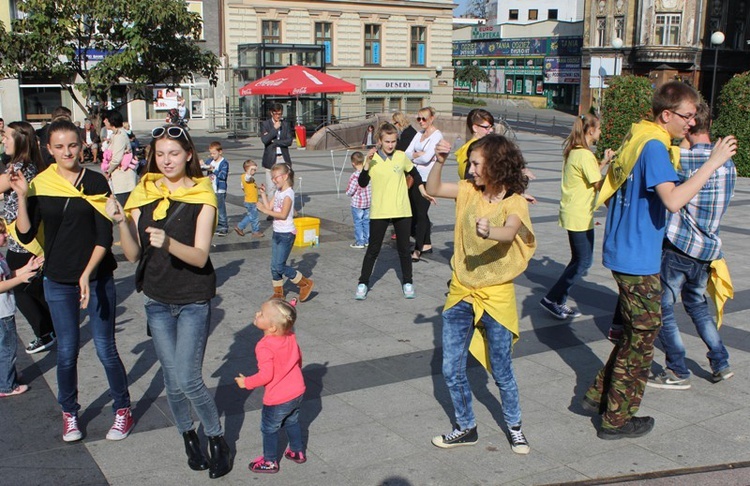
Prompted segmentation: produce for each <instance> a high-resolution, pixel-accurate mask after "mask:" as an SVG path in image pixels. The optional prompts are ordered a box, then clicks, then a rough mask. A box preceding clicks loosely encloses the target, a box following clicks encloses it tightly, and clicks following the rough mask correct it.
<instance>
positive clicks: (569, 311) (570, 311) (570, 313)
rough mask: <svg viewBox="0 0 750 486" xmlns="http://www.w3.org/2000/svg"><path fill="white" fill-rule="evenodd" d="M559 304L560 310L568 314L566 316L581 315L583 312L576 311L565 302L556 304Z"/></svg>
mask: <svg viewBox="0 0 750 486" xmlns="http://www.w3.org/2000/svg"><path fill="white" fill-rule="evenodd" d="M558 305H559V306H560V310H561V311H563V312H565V313H566V314H568V317H581V316H582V315H583V314H581V313H580V312H578V311H577V310H575V309H573V308H571V307H568V306H567V305H565V304H558Z"/></svg>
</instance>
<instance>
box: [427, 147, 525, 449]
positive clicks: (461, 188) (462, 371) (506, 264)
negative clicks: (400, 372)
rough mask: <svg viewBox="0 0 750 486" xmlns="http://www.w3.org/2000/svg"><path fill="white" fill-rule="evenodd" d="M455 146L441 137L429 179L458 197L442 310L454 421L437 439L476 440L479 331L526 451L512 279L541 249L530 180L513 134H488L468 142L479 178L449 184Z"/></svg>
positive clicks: (446, 443)
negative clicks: (473, 375)
mask: <svg viewBox="0 0 750 486" xmlns="http://www.w3.org/2000/svg"><path fill="white" fill-rule="evenodd" d="M449 151H450V144H449V143H448V142H446V141H445V140H442V141H441V142H440V143H438V147H437V149H436V152H437V154H438V156H437V162H438V163H437V164H435V167H433V169H432V171H431V172H430V175H429V177H428V179H427V192H428V193H429V194H430V195H432V196H434V197H444V198H449V199H455V200H456V225H455V245H454V248H455V249H454V254H453V259H452V260H451V266H452V268H453V276H452V278H451V285H450V290H449V292H448V299H447V301H446V303H445V307H444V309H443V377H444V378H445V382H446V385H447V386H448V391H449V392H450V395H451V400H452V401H453V408H454V410H455V414H456V416H455V418H456V425H455V427H454V428H453V431H452V432H450V433H448V434H445V435H438V436H436V437H434V438H433V439H432V443H433V445H435V446H437V447H440V448H452V447H457V446H463V445H473V444H476V443H477V440H478V436H477V424H476V418H475V416H474V410H473V408H472V405H471V402H472V396H471V390H470V388H469V382H468V379H467V377H466V359H467V356H468V352H469V348H470V343H472V337H473V338H474V339H475V340H476V339H478V338H480V337H481V338H484V343H482V345H480V346H478V350H477V351H478V352H477V353H476V354H479V355H480V356H479V359H480V361H482V362H483V364H484V365H485V366H486V367H487V368H488V369H490V371H491V372H492V376H493V378H494V380H495V382H496V383H497V384H498V388H499V389H500V398H501V401H502V404H503V417H504V419H505V424H506V426H507V428H508V434H509V436H510V437H509V439H510V443H511V448H512V450H513V452H515V453H516V454H528V453H529V451H530V448H529V443H528V441H527V440H526V437H525V436H524V433H523V431H522V430H521V406H520V404H519V397H518V385H517V383H516V378H515V375H514V373H513V365H512V362H511V352H512V349H513V342H514V341H515V340H516V339H518V334H519V333H518V313H517V310H516V294H515V289H514V288H513V279H514V278H515V277H517V276H518V275H520V274H521V273H522V272H523V271H524V270H525V269H526V266H527V264H528V261H529V259H531V256H532V255H533V254H534V250H535V249H536V239H535V237H534V233H533V229H532V227H531V219H530V217H529V209H528V202H527V201H526V200H525V199H524V197H523V196H522V194H523V191H524V189H525V188H526V185H527V183H528V178H527V177H526V176H525V175H524V174H523V169H524V166H525V162H524V160H523V156H522V155H521V151H520V150H519V149H518V147H516V146H515V145H514V144H513V143H512V142H510V141H509V140H508V139H506V138H505V137H503V136H500V135H487V136H486V137H484V138H482V139H481V140H478V141H476V142H474V144H473V145H472V146H471V148H470V149H469V153H468V157H469V163H470V167H469V172H470V173H471V175H472V176H473V180H472V181H460V182H459V183H458V184H453V183H445V182H441V180H440V178H441V173H442V167H443V164H444V163H445V158H446V155H447V153H448V152H449ZM475 327H476V328H477V332H474V331H475ZM472 344H473V343H472ZM472 352H474V350H472ZM476 354H475V355H476Z"/></svg>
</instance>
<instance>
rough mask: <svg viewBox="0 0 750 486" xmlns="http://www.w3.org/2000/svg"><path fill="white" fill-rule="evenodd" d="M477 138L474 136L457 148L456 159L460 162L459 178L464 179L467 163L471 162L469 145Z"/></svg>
mask: <svg viewBox="0 0 750 486" xmlns="http://www.w3.org/2000/svg"><path fill="white" fill-rule="evenodd" d="M477 140H478V139H477V138H472V139H471V140H468V141H467V142H466V143H465V144H463V145H461V146H460V147H459V148H458V149H456V152H455V154H456V161H457V162H458V178H459V180H464V175H465V174H466V164H468V163H469V146H470V145H471V144H472V143H474V142H476V141H477Z"/></svg>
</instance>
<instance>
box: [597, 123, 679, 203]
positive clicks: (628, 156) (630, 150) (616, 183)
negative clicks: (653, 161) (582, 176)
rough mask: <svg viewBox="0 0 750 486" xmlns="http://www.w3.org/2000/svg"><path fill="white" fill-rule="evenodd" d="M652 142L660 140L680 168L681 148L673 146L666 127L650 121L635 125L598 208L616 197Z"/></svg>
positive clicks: (615, 161) (606, 181) (609, 175)
mask: <svg viewBox="0 0 750 486" xmlns="http://www.w3.org/2000/svg"><path fill="white" fill-rule="evenodd" d="M651 140H658V141H660V142H661V143H663V144H664V147H665V148H666V149H667V150H668V151H669V158H670V160H671V161H672V165H673V166H674V168H675V170H677V169H679V167H680V148H679V147H676V146H675V147H673V146H672V137H671V136H670V135H669V132H667V131H666V130H665V129H664V127H662V126H660V125H658V124H656V123H654V122H652V121H648V120H642V121H640V122H638V123H633V125H632V126H631V127H630V131H629V132H628V134H627V135H626V136H625V140H624V141H623V143H622V145H621V146H620V148H619V149H617V153H616V155H615V158H614V159H613V160H612V163H611V164H610V165H609V170H608V171H607V175H606V177H605V179H604V184H603V185H602V189H601V191H599V197H598V198H597V200H596V207H597V208H598V207H599V206H601V205H602V204H603V203H605V202H606V201H607V200H608V199H609V198H610V197H612V196H613V195H614V193H615V192H616V191H617V189H619V188H620V186H621V185H622V184H623V183H624V182H625V180H626V179H627V178H628V176H629V175H630V172H631V171H632V170H633V167H634V166H635V163H636V162H637V161H638V157H639V156H640V155H641V151H642V150H643V147H644V145H646V143H647V142H650V141H651Z"/></svg>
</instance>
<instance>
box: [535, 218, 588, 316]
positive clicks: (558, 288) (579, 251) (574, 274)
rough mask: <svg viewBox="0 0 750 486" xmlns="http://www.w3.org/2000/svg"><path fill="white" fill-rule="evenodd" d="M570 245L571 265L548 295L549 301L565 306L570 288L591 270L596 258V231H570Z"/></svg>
mask: <svg viewBox="0 0 750 486" xmlns="http://www.w3.org/2000/svg"><path fill="white" fill-rule="evenodd" d="M568 243H570V263H568V266H567V267H565V270H563V273H562V275H560V278H559V279H557V282H556V283H555V285H553V286H552V288H551V289H550V290H549V292H547V295H546V297H547V300H550V301H552V302H554V303H555V304H564V303H565V302H566V301H567V300H568V292H570V288H571V287H573V284H574V283H576V282H577V281H578V280H580V279H581V277H583V276H584V275H586V272H587V271H588V269H589V268H591V263H592V262H593V258H594V230H593V229H590V230H587V231H568Z"/></svg>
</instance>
